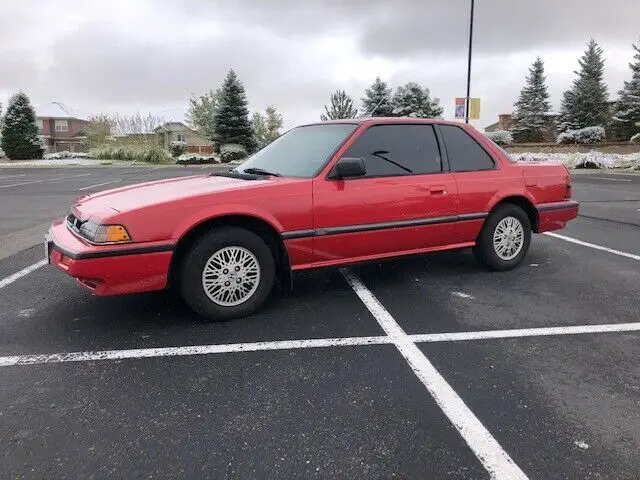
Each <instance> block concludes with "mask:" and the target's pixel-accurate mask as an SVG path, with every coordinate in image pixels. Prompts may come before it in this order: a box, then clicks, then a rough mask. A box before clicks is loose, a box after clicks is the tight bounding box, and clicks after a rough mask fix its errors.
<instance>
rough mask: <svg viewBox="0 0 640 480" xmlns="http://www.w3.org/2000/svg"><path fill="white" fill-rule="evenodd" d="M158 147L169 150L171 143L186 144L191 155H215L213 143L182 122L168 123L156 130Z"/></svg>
mask: <svg viewBox="0 0 640 480" xmlns="http://www.w3.org/2000/svg"><path fill="white" fill-rule="evenodd" d="M154 132H155V134H156V135H157V137H158V145H159V146H161V147H162V148H164V149H166V150H169V147H170V145H171V142H185V143H186V144H187V152H189V153H202V154H211V153H213V142H212V141H211V140H209V139H206V138H204V137H203V136H202V135H200V134H199V133H198V132H196V131H195V130H192V129H191V128H189V127H187V126H186V125H185V124H184V123H182V122H167V123H165V124H163V125H160V126H159V127H156V128H155V129H154Z"/></svg>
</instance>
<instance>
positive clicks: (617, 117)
mask: <svg viewBox="0 0 640 480" xmlns="http://www.w3.org/2000/svg"><path fill="white" fill-rule="evenodd" d="M633 50H634V52H635V53H634V55H633V58H634V59H635V62H633V63H630V64H629V68H631V80H630V81H628V82H624V87H623V88H622V90H620V91H619V92H618V95H619V96H620V99H619V100H618V102H617V104H616V110H615V113H614V116H613V118H612V121H613V122H612V127H613V129H614V131H615V135H616V137H617V138H618V139H619V140H624V141H627V140H629V139H630V138H631V137H632V136H633V135H635V134H636V133H640V44H638V45H633Z"/></svg>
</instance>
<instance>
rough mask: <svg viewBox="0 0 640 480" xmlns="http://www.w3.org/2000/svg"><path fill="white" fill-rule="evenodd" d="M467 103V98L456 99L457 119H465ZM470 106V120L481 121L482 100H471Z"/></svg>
mask: <svg viewBox="0 0 640 480" xmlns="http://www.w3.org/2000/svg"><path fill="white" fill-rule="evenodd" d="M465 102H466V98H464V97H456V111H455V116H454V117H455V118H464V111H465ZM469 104H470V105H469V118H470V119H471V120H479V119H480V99H479V98H470V99H469Z"/></svg>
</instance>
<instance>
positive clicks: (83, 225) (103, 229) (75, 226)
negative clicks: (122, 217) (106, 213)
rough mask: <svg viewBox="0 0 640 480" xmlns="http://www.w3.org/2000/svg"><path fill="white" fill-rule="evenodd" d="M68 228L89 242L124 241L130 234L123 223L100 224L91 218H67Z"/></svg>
mask: <svg viewBox="0 0 640 480" xmlns="http://www.w3.org/2000/svg"><path fill="white" fill-rule="evenodd" d="M67 224H68V225H69V228H70V229H71V230H73V231H74V232H76V233H77V234H78V235H80V236H81V237H83V238H86V239H87V240H89V241H90V242H91V243H126V242H130V241H131V236H130V235H129V232H127V229H126V228H125V227H124V226H123V225H101V224H99V223H97V222H95V221H93V220H87V221H86V222H79V221H75V222H71V221H70V220H69V218H67Z"/></svg>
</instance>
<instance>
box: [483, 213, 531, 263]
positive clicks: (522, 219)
mask: <svg viewBox="0 0 640 480" xmlns="http://www.w3.org/2000/svg"><path fill="white" fill-rule="evenodd" d="M530 243H531V221H530V220H529V217H528V216H527V214H526V213H525V212H524V210H522V208H520V207H518V206H517V205H512V204H503V205H500V206H498V207H497V208H496V209H495V210H494V211H493V212H492V213H491V215H489V217H488V218H487V220H486V221H485V223H484V225H483V227H482V231H481V232H480V235H479V236H478V240H477V241H476V246H475V247H474V248H473V253H474V255H475V257H476V259H477V260H478V261H479V262H480V263H481V264H482V265H484V266H485V267H487V268H490V269H491V270H511V269H512V268H515V267H517V266H518V265H519V264H520V263H521V262H522V260H524V257H525V256H526V255H527V251H528V250H529V245H530Z"/></svg>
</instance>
